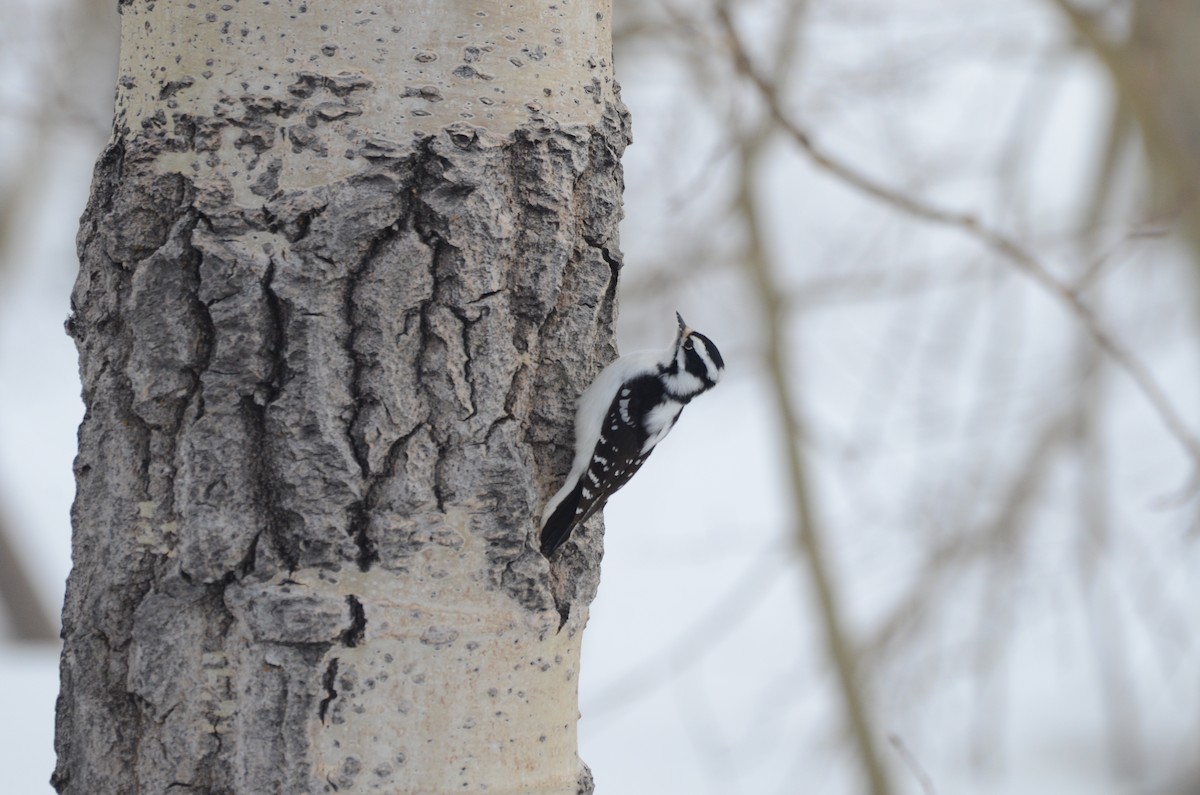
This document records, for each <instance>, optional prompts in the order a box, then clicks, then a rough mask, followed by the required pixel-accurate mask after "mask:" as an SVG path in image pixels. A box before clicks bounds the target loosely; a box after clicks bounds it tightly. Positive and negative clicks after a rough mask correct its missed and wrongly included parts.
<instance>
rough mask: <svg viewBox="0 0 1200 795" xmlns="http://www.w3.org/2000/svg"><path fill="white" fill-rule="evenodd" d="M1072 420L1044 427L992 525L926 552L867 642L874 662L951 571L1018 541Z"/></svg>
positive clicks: (914, 621)
mask: <svg viewBox="0 0 1200 795" xmlns="http://www.w3.org/2000/svg"><path fill="white" fill-rule="evenodd" d="M1073 422H1074V417H1073V415H1072V413H1071V412H1066V413H1062V414H1059V415H1057V416H1055V417H1053V418H1051V419H1050V420H1049V421H1048V422H1047V423H1046V425H1045V426H1044V427H1043V428H1042V429H1041V432H1040V433H1039V434H1038V435H1037V437H1036V441H1035V442H1034V443H1033V444H1032V445H1031V446H1030V448H1029V450H1028V451H1027V453H1026V456H1025V458H1024V460H1022V461H1021V462H1020V463H1019V464H1017V465H1016V467H1014V471H1015V472H1016V473H1017V475H1016V478H1015V479H1014V480H1013V482H1012V483H1011V484H1010V485H1009V488H1008V492H1007V494H1006V495H1005V496H1004V499H1003V500H1002V501H1001V502H1000V505H1001V508H1000V512H999V514H998V515H997V516H996V517H995V519H993V520H992V522H991V523H990V524H989V525H988V526H987V527H984V528H978V529H976V530H973V531H971V532H964V533H959V534H956V535H954V536H953V537H951V538H949V539H947V540H945V541H943V542H942V543H940V544H938V545H937V546H936V547H934V548H933V550H931V551H930V552H929V554H927V555H926V557H925V563H924V565H923V566H922V567H921V571H920V572H919V573H918V574H917V575H916V576H915V577H914V578H913V581H914V582H915V583H916V586H915V587H914V588H913V589H912V590H911V591H910V592H909V593H908V595H907V596H906V597H905V598H904V599H903V600H902V601H900V602H899V603H898V604H897V605H896V606H895V607H894V608H893V609H892V610H891V612H890V613H889V614H888V617H887V618H886V619H884V620H883V621H882V622H880V625H879V629H878V630H877V631H876V632H875V634H874V636H873V637H872V639H871V641H870V642H869V643H868V644H867V645H866V646H865V652H864V656H866V657H867V658H869V659H872V660H875V661H878V660H881V659H883V658H884V653H885V651H886V650H887V648H888V647H889V646H890V645H891V644H892V643H893V642H894V641H895V640H896V639H897V638H899V637H900V636H901V635H903V634H905V633H907V632H911V631H913V630H914V629H916V627H918V626H919V625H920V623H921V621H922V620H923V619H924V618H925V616H926V615H927V614H928V613H929V605H930V604H931V603H933V602H934V601H935V600H936V599H937V598H939V597H940V596H941V595H942V594H941V587H942V585H943V584H944V583H945V581H946V580H947V579H948V578H949V577H950V576H951V575H953V574H957V573H961V572H962V571H964V570H965V568H966V565H967V564H969V563H971V562H972V561H974V560H976V559H979V558H983V557H984V556H985V555H986V554H988V553H991V552H994V551H996V550H997V549H999V548H1004V547H1008V546H1011V545H1012V544H1014V543H1015V541H1016V539H1017V533H1018V532H1019V531H1020V530H1021V529H1023V528H1024V527H1026V525H1025V524H1024V523H1023V521H1022V520H1023V519H1024V517H1025V513H1026V511H1028V510H1029V508H1030V507H1031V506H1032V504H1033V498H1034V496H1035V495H1036V493H1037V490H1038V488H1039V487H1040V486H1041V484H1042V483H1043V481H1044V478H1045V475H1046V472H1047V470H1048V469H1049V466H1050V463H1051V462H1052V460H1053V455H1052V454H1053V453H1054V452H1055V451H1056V450H1057V449H1058V447H1059V446H1060V445H1061V444H1062V443H1063V442H1065V441H1066V440H1067V439H1068V438H1069V435H1070V433H1071V431H1072V430H1073Z"/></svg>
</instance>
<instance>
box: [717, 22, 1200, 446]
mask: <svg viewBox="0 0 1200 795" xmlns="http://www.w3.org/2000/svg"><path fill="white" fill-rule="evenodd" d="M717 17H718V19H719V20H720V22H721V25H722V26H723V28H724V30H725V33H726V35H727V37H728V40H729V46H730V48H731V52H732V55H733V59H734V62H735V64H736V66H737V70H738V72H740V73H741V74H742V75H744V76H745V77H746V78H747V79H749V80H750V82H751V83H752V84H753V85H754V86H755V88H757V89H758V92H759V94H760V95H761V96H762V98H763V100H764V102H766V104H767V108H768V110H769V111H770V114H771V117H772V118H773V119H774V120H775V121H776V123H777V124H778V125H779V126H780V128H781V129H783V130H784V131H785V132H786V133H787V134H788V136H790V137H791V139H792V140H793V141H794V142H795V143H796V144H797V145H798V146H799V147H800V149H801V150H802V151H804V152H805V154H807V155H808V157H809V158H810V159H811V160H812V161H813V163H815V164H816V165H817V166H818V167H820V168H821V169H823V170H825V171H827V172H829V173H831V174H833V175H835V176H837V177H838V178H840V179H841V180H842V181H844V182H846V183H847V184H849V185H851V186H853V187H855V188H857V189H858V190H859V191H861V192H862V193H864V194H866V195H868V196H870V197H872V198H874V199H876V200H878V201H880V202H882V203H884V204H887V205H889V206H891V207H893V208H895V209H897V210H900V211H901V212H903V213H905V214H907V215H910V216H912V217H914V218H918V219H921V220H923V221H928V222H929V223H933V224H937V225H940V226H946V227H950V228H953V229H956V230H958V231H960V232H962V233H963V234H965V235H967V236H968V237H970V238H973V239H974V240H976V241H977V242H979V243H980V244H982V245H983V246H984V247H985V248H988V249H990V250H992V251H994V252H996V253H997V254H1000V255H1001V256H1003V257H1004V258H1005V259H1007V260H1009V261H1010V262H1011V263H1012V264H1013V265H1015V266H1016V267H1017V269H1018V270H1020V271H1021V272H1022V273H1024V274H1025V275H1026V276H1028V277H1029V278H1030V279H1032V280H1033V281H1034V282H1035V283H1037V284H1038V285H1040V286H1041V287H1042V288H1043V289H1045V290H1046V292H1048V293H1049V294H1050V295H1052V296H1054V297H1055V298H1057V299H1058V300H1059V301H1060V302H1061V303H1062V304H1063V305H1064V306H1065V307H1066V308H1067V309H1068V310H1070V311H1071V312H1072V313H1074V314H1075V316H1076V317H1077V318H1079V320H1080V321H1081V322H1082V323H1083V325H1084V328H1086V329H1087V332H1088V333H1089V334H1090V335H1091V336H1092V338H1093V339H1094V340H1095V341H1096V344H1097V345H1098V346H1099V347H1100V348H1101V350H1103V351H1104V352H1105V353H1106V354H1108V356H1109V357H1111V358H1112V360H1113V361H1114V362H1115V363H1116V364H1117V366H1118V367H1120V368H1121V369H1122V370H1124V371H1125V373H1126V375H1128V376H1129V377H1130V378H1131V379H1132V380H1133V382H1134V383H1135V384H1136V385H1137V387H1138V388H1139V389H1140V390H1141V392H1142V394H1143V395H1144V396H1145V397H1146V399H1147V400H1148V401H1149V402H1150V405H1151V406H1152V407H1153V408H1154V409H1155V411H1156V412H1157V413H1158V415H1159V418H1160V419H1161V420H1162V422H1163V424H1164V425H1165V426H1166V427H1167V430H1168V431H1169V432H1170V433H1171V434H1172V435H1173V436H1174V437H1175V439H1176V440H1177V441H1178V442H1179V443H1180V444H1181V445H1182V446H1183V448H1184V450H1185V451H1186V452H1187V454H1188V456H1189V457H1190V458H1191V459H1192V463H1193V469H1196V468H1200V439H1198V438H1197V437H1196V435H1195V434H1193V433H1192V431H1191V429H1190V428H1189V427H1188V425H1187V423H1186V422H1184V420H1183V417H1182V416H1180V414H1179V412H1177V411H1176V410H1175V407H1174V406H1173V405H1172V404H1171V401H1170V400H1169V399H1168V398H1167V395H1166V392H1165V391H1164V390H1163V388H1162V387H1161V386H1160V385H1159V383H1158V381H1157V380H1155V378H1154V376H1153V375H1152V374H1151V373H1150V370H1149V369H1148V368H1147V367H1146V366H1145V365H1144V364H1143V363H1142V362H1141V361H1140V360H1139V359H1138V358H1137V357H1136V356H1134V355H1133V353H1131V352H1130V351H1129V350H1128V349H1126V348H1125V347H1124V346H1122V345H1121V344H1119V343H1118V342H1117V341H1116V340H1115V339H1113V337H1112V336H1111V335H1110V334H1109V333H1108V331H1106V330H1105V329H1104V327H1103V325H1102V324H1101V323H1100V320H1099V318H1097V317H1096V315H1095V313H1094V312H1093V311H1092V310H1091V308H1090V307H1089V306H1088V305H1087V304H1086V303H1085V302H1084V301H1083V299H1082V298H1081V297H1080V295H1079V294H1078V293H1077V292H1076V291H1075V290H1073V289H1072V288H1071V287H1070V286H1069V285H1068V284H1066V283H1064V282H1062V281H1060V280H1059V279H1058V278H1056V277H1055V276H1054V275H1053V274H1052V273H1051V272H1050V270H1049V269H1048V268H1046V266H1045V265H1043V264H1042V262H1041V261H1040V260H1039V259H1038V258H1037V257H1036V256H1035V255H1034V254H1033V252H1031V251H1030V250H1029V249H1027V248H1025V246H1023V245H1021V244H1020V243H1019V242H1017V241H1016V240H1015V239H1013V238H1011V237H1009V236H1008V235H1007V234H1005V233H1004V232H1001V231H999V230H997V229H994V228H992V227H990V226H988V225H987V224H984V223H983V222H981V221H980V220H979V219H978V218H977V217H975V216H974V215H971V214H969V213H961V212H955V211H951V210H945V209H943V208H940V207H937V206H935V205H933V204H930V203H928V202H926V201H924V200H922V199H919V198H916V197H913V196H910V195H908V194H906V193H903V192H902V191H899V190H897V189H894V188H892V187H889V186H887V185H885V184H883V183H882V182H879V181H878V180H876V179H875V178H874V177H871V176H869V175H867V174H866V173H864V172H862V171H860V170H859V169H858V168H857V167H855V166H853V165H851V164H849V163H847V162H845V161H843V160H840V159H838V158H837V157H834V156H832V155H830V154H828V153H827V152H826V151H825V150H823V149H822V148H821V147H819V146H817V145H816V144H815V143H814V142H813V139H812V136H811V135H809V133H808V131H806V130H805V129H804V128H803V127H801V126H800V125H799V124H798V123H797V122H796V121H795V120H793V119H792V118H791V117H790V116H789V115H788V114H787V113H786V112H785V111H784V109H783V105H782V101H781V99H780V97H779V93H778V92H777V91H776V90H775V86H774V85H773V84H772V83H771V82H770V81H768V80H767V78H765V77H763V75H762V74H761V73H760V72H759V71H758V70H757V69H755V68H754V66H753V65H752V64H751V63H750V60H749V57H748V56H747V53H746V50H745V48H744V46H743V44H742V41H741V39H740V38H739V37H738V33H737V30H736V29H735V28H734V25H733V20H732V19H731V17H730V15H729V11H728V9H726V8H725V7H723V6H722V7H719V8H718V9H717Z"/></svg>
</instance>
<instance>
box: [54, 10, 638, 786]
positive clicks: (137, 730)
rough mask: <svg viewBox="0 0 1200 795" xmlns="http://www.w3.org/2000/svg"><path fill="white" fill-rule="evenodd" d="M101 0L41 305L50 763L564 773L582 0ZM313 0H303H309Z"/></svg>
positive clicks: (573, 620) (215, 770)
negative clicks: (107, 55) (106, 76)
mask: <svg viewBox="0 0 1200 795" xmlns="http://www.w3.org/2000/svg"><path fill="white" fill-rule="evenodd" d="M396 5H397V6H401V7H402V8H403V9H404V10H403V11H400V10H395V9H394V8H393V6H392V5H389V4H377V3H354V2H340V3H312V4H311V5H309V4H307V3H305V2H304V1H303V0H291V1H290V2H289V1H288V0H278V1H277V2H272V3H236V2H235V3H228V4H215V3H187V2H184V0H157V2H149V0H146V1H145V2H137V1H133V2H122V12H123V17H122V47H121V66H120V79H119V88H118V94H117V116H116V121H115V124H114V132H113V137H112V140H111V142H110V144H109V145H108V147H107V148H106V150H105V151H104V153H103V154H102V156H101V157H100V160H99V163H98V164H97V167H96V173H95V179H94V182H93V186H92V196H91V200H90V201H89V204H88V207H87V210H86V211H85V213H84V216H83V221H82V228H81V230H80V234H79V255H80V261H81V265H80V272H79V278H78V282H77V284H76V287H75V292H74V295H73V299H72V300H73V308H74V314H73V316H72V318H71V320H70V321H69V323H68V326H69V330H70V332H71V334H72V335H73V336H74V337H75V339H76V341H77V344H78V347H79V352H80V368H81V374H82V379H83V393H84V400H85V403H86V406H87V413H86V415H85V417H84V420H83V424H82V426H81V427H80V431H79V455H78V458H77V460H76V465H75V466H76V477H77V482H78V493H77V497H76V501H75V505H74V508H73V511H72V517H73V522H74V563H75V565H74V569H73V571H72V573H71V577H70V580H69V583H68V589H67V601H66V606H65V609H64V614H63V635H64V639H65V646H64V649H63V656H62V690H61V694H60V697H59V705H58V726H57V743H56V745H57V750H58V768H57V770H56V771H55V774H54V778H53V783H54V785H55V787H56V788H57V789H58V791H59V792H64V793H66V792H70V793H81V794H82V793H87V795H95V793H126V792H147V793H162V792H166V791H168V790H172V791H175V790H174V789H173V787H185V786H186V787H191V788H192V789H193V790H194V791H205V792H214V793H215V792H221V793H253V794H254V795H259V794H261V793H288V794H290V793H298V792H331V791H340V792H368V791H370V792H388V793H423V794H424V793H448V792H456V793H457V792H474V791H479V790H484V789H486V790H487V791H488V792H490V793H517V792H520V793H574V792H577V791H578V792H588V791H590V790H591V780H590V775H589V774H588V772H587V768H586V767H585V766H583V765H582V763H581V762H580V761H579V759H578V756H577V753H576V734H575V725H576V719H577V717H578V708H577V698H576V689H577V688H576V685H577V679H578V669H579V647H580V640H581V634H582V633H581V630H582V628H583V626H584V624H585V623H586V620H587V605H588V603H589V602H590V600H591V598H592V596H593V595H594V593H595V589H596V585H597V581H598V563H599V556H600V532H599V527H598V526H597V527H594V528H593V529H592V531H591V532H588V533H584V534H582V537H581V538H579V542H578V544H573V545H572V546H571V547H570V548H568V549H567V550H565V554H563V555H561V556H559V557H558V558H556V560H555V562H554V564H553V566H552V565H551V564H549V563H548V562H547V561H546V559H545V558H543V557H542V556H541V555H540V554H539V553H538V552H537V551H536V550H537V543H536V531H537V527H536V517H537V515H538V512H539V509H540V506H541V504H542V502H543V501H544V500H545V499H546V497H547V496H548V495H549V494H551V493H552V492H553V490H554V489H555V488H556V487H557V485H558V482H557V481H558V480H559V479H560V478H561V477H562V476H563V474H564V473H565V472H566V470H567V468H568V467H569V460H570V456H571V450H570V444H571V440H572V433H571V418H572V413H573V402H574V398H575V396H576V394H577V393H578V392H579V391H580V390H581V389H582V387H583V386H584V385H586V383H587V382H588V381H589V379H590V378H591V377H592V376H593V375H594V374H595V372H596V371H597V370H598V369H599V368H600V367H601V366H602V365H603V364H604V363H605V362H607V361H608V360H609V359H610V358H612V356H613V353H614V347H613V342H612V322H613V315H614V311H615V307H614V299H615V288H616V279H617V272H618V270H619V267H620V254H619V252H618V246H617V221H618V218H619V215H620V193H621V172H620V167H619V158H620V155H621V152H622V150H623V148H624V146H625V144H626V142H627V136H628V125H627V117H626V115H625V112H624V109H623V107H622V106H621V103H620V100H619V96H618V95H617V93H616V92H617V88H616V85H615V83H614V82H613V81H612V78H611V74H612V70H611V54H610V53H611V40H610V30H609V6H610V3H609V2H608V0H586V1H584V0H576V2H568V1H567V0H559V2H557V3H539V4H529V3H521V4H512V3H508V2H499V1H498V0H480V1H479V2H473V3H465V2H456V3H444V2H430V1H429V0H423V1H417V0H414V1H413V2H408V3H404V4H396ZM334 6H336V8H333V7H334Z"/></svg>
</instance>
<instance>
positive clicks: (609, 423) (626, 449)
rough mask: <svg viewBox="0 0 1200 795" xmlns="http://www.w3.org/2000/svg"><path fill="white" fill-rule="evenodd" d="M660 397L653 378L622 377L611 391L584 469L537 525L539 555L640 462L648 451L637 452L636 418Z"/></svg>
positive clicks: (641, 438)
mask: <svg viewBox="0 0 1200 795" xmlns="http://www.w3.org/2000/svg"><path fill="white" fill-rule="evenodd" d="M661 398H662V384H661V383H660V382H659V380H658V379H657V378H655V377H653V376H643V377H641V378H636V379H633V380H631V381H627V382H626V383H624V384H622V385H621V388H620V389H618V390H617V394H616V395H615V396H613V400H612V403H611V404H609V407H608V412H607V414H605V416H604V424H603V425H602V426H601V427H600V438H599V440H598V441H597V442H596V447H595V449H594V450H593V451H592V456H591V461H590V462H589V463H588V467H587V469H585V470H584V472H583V474H582V475H580V477H579V481H578V482H577V483H576V484H575V488H574V489H572V490H571V493H570V494H569V495H567V497H566V499H564V500H563V501H562V502H561V503H559V505H558V507H557V508H555V510H554V513H553V514H551V515H550V518H549V519H548V520H547V521H546V525H545V527H543V528H542V538H541V541H542V553H543V554H545V555H549V554H550V553H551V552H553V551H554V550H555V549H557V548H558V547H559V546H560V545H561V544H563V543H564V542H566V540H567V539H568V538H570V536H571V531H572V530H574V529H575V527H576V526H577V525H580V524H582V523H583V522H586V521H587V520H588V519H589V518H591V516H592V514H594V513H596V511H598V510H600V509H601V508H603V507H604V503H605V502H607V501H608V498H609V497H611V496H612V495H613V494H614V493H615V492H616V491H617V490H618V489H619V488H621V487H622V486H624V485H625V484H626V483H628V482H629V479H630V478H631V477H633V473H634V472H637V471H638V469H639V468H640V467H641V466H642V463H643V462H644V461H645V460H646V458H647V457H648V456H649V455H650V452H651V451H647V452H646V453H645V454H643V453H642V447H643V446H644V445H645V444H646V439H647V438H648V434H647V432H646V429H645V427H644V426H643V424H642V418H644V417H645V414H646V411H648V410H649V409H650V408H651V407H652V406H654V405H656V404H657V403H658V402H659V401H660V400H661Z"/></svg>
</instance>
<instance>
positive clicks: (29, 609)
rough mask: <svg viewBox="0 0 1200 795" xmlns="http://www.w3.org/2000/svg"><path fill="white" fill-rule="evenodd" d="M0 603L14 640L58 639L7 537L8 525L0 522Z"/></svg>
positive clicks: (53, 626)
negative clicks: (4, 610)
mask: <svg viewBox="0 0 1200 795" xmlns="http://www.w3.org/2000/svg"><path fill="white" fill-rule="evenodd" d="M0 602H2V603H3V604H4V607H5V608H7V610H6V612H7V613H8V616H9V619H10V620H11V622H12V628H13V633H14V634H15V636H16V638H17V640H20V641H25V642H29V643H49V642H51V641H54V640H57V639H58V627H57V626H56V623H55V622H54V620H53V619H51V618H50V612H49V611H48V610H47V609H46V606H45V605H44V604H42V600H41V598H40V597H39V596H38V593H37V589H35V588H34V587H33V582H32V580H30V578H29V576H28V575H27V574H26V570H25V567H24V566H23V565H21V561H20V559H19V558H18V556H17V549H16V547H15V546H13V543H12V541H11V540H10V535H9V530H8V526H7V525H6V524H4V523H2V522H0Z"/></svg>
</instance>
